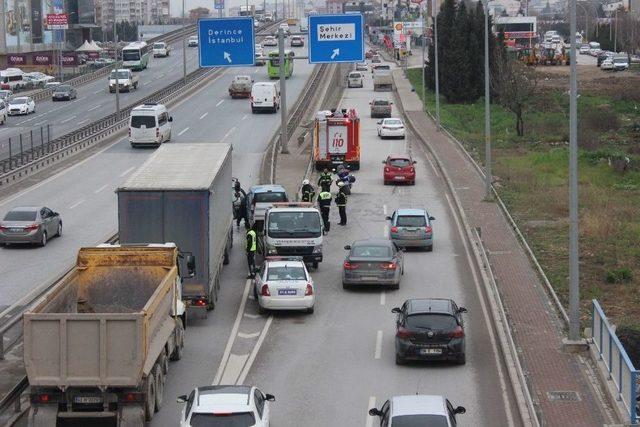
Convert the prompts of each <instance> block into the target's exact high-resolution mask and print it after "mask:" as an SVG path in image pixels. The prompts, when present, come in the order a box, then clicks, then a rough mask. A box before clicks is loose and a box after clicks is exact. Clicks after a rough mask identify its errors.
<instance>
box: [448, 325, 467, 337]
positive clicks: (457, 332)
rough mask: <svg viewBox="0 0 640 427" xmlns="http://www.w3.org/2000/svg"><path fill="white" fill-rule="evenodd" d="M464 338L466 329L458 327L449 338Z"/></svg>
mask: <svg viewBox="0 0 640 427" xmlns="http://www.w3.org/2000/svg"><path fill="white" fill-rule="evenodd" d="M462 337H464V329H462V326H456V328H455V329H454V330H453V332H451V333H450V334H449V338H462Z"/></svg>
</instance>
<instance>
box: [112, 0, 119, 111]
mask: <svg viewBox="0 0 640 427" xmlns="http://www.w3.org/2000/svg"><path fill="white" fill-rule="evenodd" d="M113 10H114V12H113V13H114V15H113V42H114V44H115V46H114V47H115V52H114V54H115V60H116V61H115V62H114V63H113V67H114V68H113V72H114V73H115V76H114V77H115V81H116V113H117V114H118V118H120V82H119V78H118V77H119V76H118V32H117V31H116V15H115V1H114V2H113Z"/></svg>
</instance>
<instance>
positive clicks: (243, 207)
mask: <svg viewBox="0 0 640 427" xmlns="http://www.w3.org/2000/svg"><path fill="white" fill-rule="evenodd" d="M233 188H234V190H235V191H236V192H239V193H240V206H239V210H238V212H239V214H240V215H239V217H238V218H236V221H237V223H236V225H237V226H238V227H240V220H241V219H244V228H246V229H248V228H249V217H248V216H247V193H246V192H245V191H244V190H243V189H242V187H241V186H240V181H238V180H237V179H236V182H235V183H234V184H233Z"/></svg>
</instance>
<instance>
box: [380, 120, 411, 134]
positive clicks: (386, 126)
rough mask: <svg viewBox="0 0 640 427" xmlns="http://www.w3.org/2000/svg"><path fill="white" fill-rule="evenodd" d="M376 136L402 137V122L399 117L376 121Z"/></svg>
mask: <svg viewBox="0 0 640 427" xmlns="http://www.w3.org/2000/svg"><path fill="white" fill-rule="evenodd" d="M378 136H379V137H380V139H385V138H401V139H404V137H405V133H404V123H402V120H400V119H394V118H391V119H382V120H380V121H378Z"/></svg>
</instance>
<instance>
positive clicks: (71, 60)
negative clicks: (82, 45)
mask: <svg viewBox="0 0 640 427" xmlns="http://www.w3.org/2000/svg"><path fill="white" fill-rule="evenodd" d="M62 65H64V66H65V67H75V66H76V65H78V56H77V55H76V54H75V52H63V53H62Z"/></svg>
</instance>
